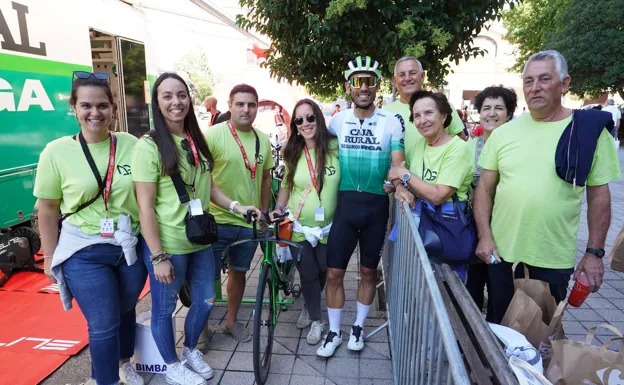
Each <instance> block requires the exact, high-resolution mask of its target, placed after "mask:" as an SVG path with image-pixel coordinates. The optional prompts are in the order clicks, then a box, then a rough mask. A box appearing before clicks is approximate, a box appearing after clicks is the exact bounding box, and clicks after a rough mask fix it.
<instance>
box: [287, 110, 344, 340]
mask: <svg viewBox="0 0 624 385" xmlns="http://www.w3.org/2000/svg"><path fill="white" fill-rule="evenodd" d="M292 116H293V119H292V120H291V123H290V130H291V135H290V137H289V138H288V141H287V142H286V146H285V147H284V150H283V154H284V163H285V166H286V167H285V169H286V172H285V178H284V181H283V182H282V186H281V188H280V190H279V193H278V196H277V204H276V205H275V212H277V213H278V214H282V213H284V211H285V210H286V207H288V209H289V210H290V214H291V219H293V220H294V232H293V235H292V239H291V240H292V241H293V242H297V243H299V244H300V245H301V246H303V252H302V256H301V260H300V261H299V262H298V263H297V269H298V270H299V276H300V277H301V291H302V292H303V299H304V301H305V307H304V308H303V310H302V311H301V316H300V317H299V320H298V321H297V327H298V328H300V329H303V328H306V327H308V326H309V325H310V324H311V325H312V326H311V327H310V331H309V333H308V336H307V342H308V344H310V345H316V344H317V343H319V341H320V340H321V337H322V333H323V331H324V330H325V323H324V322H323V320H322V318H321V292H322V291H323V289H324V288H325V282H326V281H327V239H328V235H329V229H330V228H331V224H332V221H333V219H334V211H335V210H336V202H337V199H338V187H339V185H340V164H339V162H338V140H337V139H336V138H331V137H330V136H329V132H328V131H327V127H326V126H325V119H324V117H323V113H322V112H321V109H320V108H319V107H318V105H317V104H316V103H315V102H314V101H312V100H310V99H303V100H300V101H299V102H298V103H297V104H296V105H295V109H294V111H293V115H292ZM291 252H292V254H293V255H296V251H295V250H291Z"/></svg>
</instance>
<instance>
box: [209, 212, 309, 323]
mask: <svg viewBox="0 0 624 385" xmlns="http://www.w3.org/2000/svg"><path fill="white" fill-rule="evenodd" d="M256 226H257V225H256V222H255V221H254V222H253V235H252V237H251V239H241V240H240V241H236V242H232V243H230V244H229V245H227V247H226V248H225V250H223V255H224V256H227V255H228V253H229V251H230V248H232V247H234V246H238V245H242V244H245V243H249V242H258V243H261V244H262V243H264V248H263V254H264V256H263V258H262V261H261V262H260V267H261V270H260V272H261V273H262V269H264V266H265V265H266V264H269V265H271V268H272V270H271V271H272V272H274V274H273V277H274V278H275V279H274V280H273V287H272V288H271V296H272V297H273V300H274V302H275V303H276V304H277V305H279V306H281V307H282V310H285V309H286V305H292V304H294V303H295V301H294V300H292V299H284V298H283V297H282V294H281V293H280V290H283V289H284V288H287V285H288V284H289V282H288V280H287V279H284V277H283V276H282V274H280V271H281V269H280V268H279V267H278V266H277V263H275V260H274V259H273V250H272V248H271V246H272V245H273V244H276V243H277V242H279V243H283V244H286V245H288V246H293V247H295V248H296V249H297V250H298V253H297V256H296V258H295V257H294V258H293V259H294V261H299V260H300V259H301V254H302V247H301V246H300V245H298V244H296V243H294V242H291V241H290V240H286V239H282V238H280V236H279V231H276V232H275V233H276V235H275V236H272V237H267V236H263V237H258V230H257V227H256ZM292 268H293V269H294V267H292ZM217 282H219V283H220V282H221V281H220V280H219V281H217ZM220 289H221V286H220V285H219V294H220V292H221V290H220ZM217 302H227V298H217ZM243 303H256V300H255V299H251V298H249V299H245V298H243ZM272 317H273V321H274V322H277V313H275V314H273V315H272Z"/></svg>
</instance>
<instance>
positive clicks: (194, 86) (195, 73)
mask: <svg viewBox="0 0 624 385" xmlns="http://www.w3.org/2000/svg"><path fill="white" fill-rule="evenodd" d="M174 69H175V71H176V72H178V73H179V74H180V75H181V76H182V77H183V78H185V79H186V80H187V82H189V83H190V84H189V87H190V88H191V93H192V94H193V95H192V96H193V99H194V102H195V104H198V103H202V102H203V101H204V99H205V98H206V96H209V95H211V94H212V92H213V89H214V76H213V74H212V71H211V70H210V67H209V66H208V55H207V54H206V52H205V51H204V50H199V51H198V52H188V53H187V54H185V55H184V56H182V57H181V58H180V60H178V61H177V62H176V63H175V65H174Z"/></svg>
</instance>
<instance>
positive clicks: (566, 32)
mask: <svg viewBox="0 0 624 385" xmlns="http://www.w3.org/2000/svg"><path fill="white" fill-rule="evenodd" d="M623 15H624V0H594V1H584V0H557V1H548V0H524V3H523V4H522V5H520V6H519V7H517V8H516V9H514V10H512V11H509V12H508V13H506V14H505V15H504V23H505V26H506V27H507V29H508V32H507V36H506V38H507V39H508V40H509V41H510V42H511V43H514V44H516V45H518V53H519V54H520V55H519V57H518V59H517V61H516V64H515V65H514V69H515V70H517V71H519V72H521V71H522V67H523V66H524V63H525V62H526V60H527V59H528V57H529V56H530V55H531V54H533V53H535V52H539V51H542V50H545V49H555V50H557V51H559V52H561V54H562V55H563V56H564V57H565V58H566V61H567V62H568V71H569V73H570V76H571V77H572V83H571V85H570V91H571V92H573V93H574V94H576V95H579V96H581V97H583V96H589V97H597V96H599V95H600V94H602V93H603V92H611V93H616V92H617V93H619V95H620V96H621V97H622V98H624V54H622V47H624V22H623V20H622V16H623Z"/></svg>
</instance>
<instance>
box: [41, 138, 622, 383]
mask: <svg viewBox="0 0 624 385" xmlns="http://www.w3.org/2000/svg"><path fill="white" fill-rule="evenodd" d="M619 157H620V164H621V166H622V169H623V170H624V148H622V149H620V151H619ZM611 200H612V219H611V228H610V230H609V234H608V237H607V249H608V247H609V246H610V245H611V243H613V241H614V239H615V237H616V236H617V233H618V232H619V230H620V228H621V227H622V226H623V225H624V180H619V181H616V182H613V183H612V184H611ZM587 237H588V229H587V206H586V204H583V212H582V215H581V226H580V230H579V237H578V238H579V239H578V257H579V258H580V257H581V256H582V255H583V253H584V250H585V247H586V242H587ZM257 260H258V259H257V258H256V261H255V263H254V265H257ZM356 264H357V253H356V254H355V255H354V258H352V261H351V264H350V265H349V268H348V273H347V277H346V278H347V281H346V290H347V292H346V298H347V299H350V300H349V301H347V303H346V304H345V311H344V312H343V325H344V326H343V331H345V332H348V325H349V324H350V323H351V322H353V320H354V319H355V301H354V300H353V298H355V290H356V289H357V285H358V282H357V269H356V266H357V265H356ZM258 274H259V272H258V270H257V266H255V267H254V270H253V271H252V272H250V279H248V281H247V285H248V286H247V288H246V296H247V297H253V296H254V293H255V287H256V285H257V279H258V278H257V277H258ZM224 278H225V279H227V278H226V277H224ZM223 283H224V284H226V283H227V282H226V281H224V282H223ZM570 286H571V285H570ZM224 292H225V290H224ZM149 304H150V297H149V295H148V296H147V297H146V298H144V299H143V300H142V301H141V302H140V303H139V305H138V311H145V310H148V309H149V307H150V306H149ZM302 306H303V300H302V299H298V300H296V302H295V305H294V306H292V308H291V309H289V310H288V311H286V312H282V313H280V315H279V324H278V327H277V329H276V337H275V341H276V344H275V346H274V352H275V354H274V356H273V361H272V365H271V369H272V372H273V373H272V374H271V377H270V378H269V381H268V382H267V383H268V384H270V385H282V384H283V385H288V384H291V385H294V384H305V385H315V384H321V385H329V384H337V385H342V384H345V385H347V384H348V385H351V384H354V385H355V384H358V385H359V384H366V385H373V384H374V385H390V384H391V383H392V381H391V378H392V373H391V361H390V353H389V344H388V342H387V341H388V335H387V332H385V331H384V332H382V333H380V334H379V335H376V336H375V337H374V339H373V341H372V342H370V343H367V348H366V349H365V350H364V351H362V352H361V353H360V354H357V353H352V352H350V351H349V350H348V349H346V346H341V347H340V348H339V349H338V351H337V353H336V357H334V358H332V359H331V360H325V359H321V358H318V357H316V355H315V351H316V348H315V347H311V346H309V345H308V344H307V342H306V340H305V336H306V335H307V332H308V330H307V329H306V330H303V331H301V330H299V329H297V328H296V326H295V323H296V321H297V318H298V317H299V309H301V307H302ZM185 311H186V309H185V308H182V307H180V308H179V309H178V311H177V315H176V316H177V317H178V318H179V320H178V322H177V325H178V330H179V331H178V332H177V337H178V341H181V339H182V336H183V333H182V332H181V331H180V330H182V327H181V325H183V318H184V315H185ZM225 313H226V308H225V305H224V304H218V305H216V306H215V308H214V309H213V310H212V313H211V314H210V321H209V324H210V325H211V327H213V328H217V327H218V325H220V324H222V323H223V322H224V321H223V320H224V316H225ZM241 316H242V317H241V318H242V319H244V320H245V321H246V322H248V321H249V319H250V318H251V305H243V308H242V309H241ZM323 316H324V317H325V319H326V317H327V314H326V313H325V312H324V313H323ZM375 316H376V314H371V317H369V319H368V321H367V326H368V328H367V329H368V330H370V328H371V327H374V326H376V325H379V324H381V323H383V321H384V319H381V318H376V317H375ZM604 322H607V323H610V324H611V325H614V326H616V327H617V328H618V329H620V330H621V331H622V332H624V273H618V272H613V271H611V270H610V269H609V268H608V267H607V268H606V273H605V282H604V284H603V285H602V287H601V288H600V291H599V292H598V293H595V294H591V295H590V297H589V298H588V299H587V300H586V301H585V303H584V304H583V306H582V307H581V308H578V309H577V308H569V309H568V310H567V311H566V315H565V318H564V329H565V332H566V335H567V336H568V337H569V338H573V339H577V340H584V339H585V336H586V334H587V330H588V329H589V328H591V327H594V326H596V325H598V324H600V323H604ZM344 334H345V337H346V336H347V335H348V334H347V333H344ZM596 336H597V337H596V338H597V339H598V340H599V341H600V343H602V342H603V341H605V340H606V339H608V338H610V337H613V335H612V333H611V332H609V331H605V330H599V331H598V333H597V335H596ZM207 349H208V353H207V354H206V355H205V359H206V361H207V362H208V363H209V364H210V365H212V367H213V368H214V369H215V371H216V374H215V377H214V378H213V379H212V380H211V381H210V382H209V384H210V385H216V384H220V385H226V384H236V385H246V384H249V385H251V384H253V383H254V379H253V365H252V361H251V350H252V347H251V343H245V344H242V343H237V342H235V341H233V340H232V339H231V338H229V337H227V336H225V335H223V334H219V333H217V334H214V335H212V336H210V337H209V340H208V345H207ZM89 366H90V357H89V352H88V349H85V350H84V351H83V352H81V353H80V354H79V355H77V356H74V357H72V358H70V359H69V360H68V361H67V362H66V363H65V364H64V365H63V366H62V367H61V368H60V369H59V370H57V371H56V372H55V373H54V374H53V375H52V376H50V377H49V378H48V379H46V380H45V381H44V382H43V384H45V385H59V384H61V385H62V384H68V385H69V384H71V385H77V384H80V383H82V382H83V381H85V379H86V378H87V377H88V375H89ZM145 378H146V379H147V380H148V381H147V383H148V384H150V385H160V384H165V381H164V378H163V376H162V375H146V376H145Z"/></svg>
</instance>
